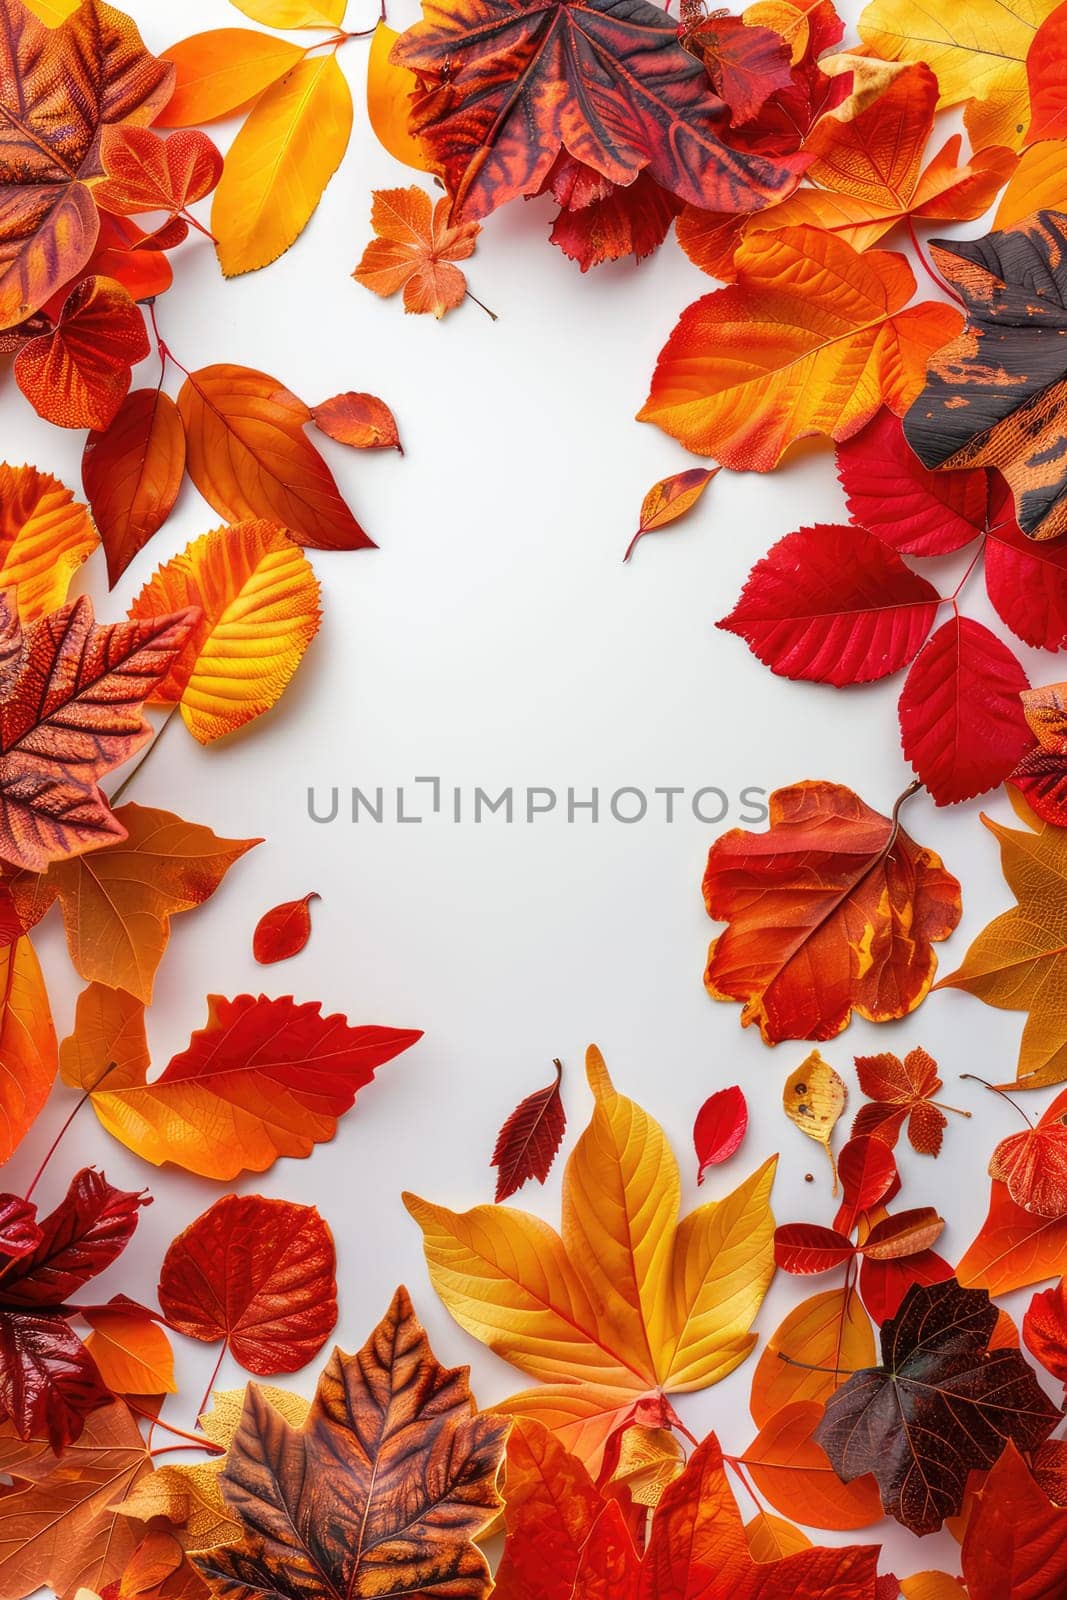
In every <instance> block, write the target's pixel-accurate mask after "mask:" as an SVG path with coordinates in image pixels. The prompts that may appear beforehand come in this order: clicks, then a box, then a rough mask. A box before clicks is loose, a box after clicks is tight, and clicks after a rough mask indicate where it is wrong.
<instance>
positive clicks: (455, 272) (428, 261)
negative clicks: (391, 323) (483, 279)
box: [352, 185, 481, 318]
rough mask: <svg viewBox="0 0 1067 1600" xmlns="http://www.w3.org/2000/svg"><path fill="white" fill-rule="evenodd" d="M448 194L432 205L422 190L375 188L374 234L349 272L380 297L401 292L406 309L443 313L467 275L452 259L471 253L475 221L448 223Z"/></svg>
mask: <svg viewBox="0 0 1067 1600" xmlns="http://www.w3.org/2000/svg"><path fill="white" fill-rule="evenodd" d="M451 206H452V202H451V201H450V200H449V198H448V196H447V195H446V196H444V197H443V198H442V199H440V200H438V202H437V204H436V206H435V205H434V204H433V202H432V201H431V199H430V196H429V195H428V194H427V193H426V191H425V190H424V189H419V188H416V187H415V185H412V186H411V187H410V188H408V189H375V191H374V197H373V205H372V207H371V226H372V227H373V229H374V231H375V233H376V234H377V235H378V237H377V238H376V239H372V240H371V242H370V244H369V245H368V246H367V248H366V249H365V250H364V252H363V257H362V260H361V261H360V263H359V266H358V267H357V268H356V270H355V272H354V273H353V274H352V276H353V277H354V278H355V279H356V280H357V282H359V283H362V284H364V285H365V287H366V288H368V289H373V290H374V293H375V294H380V295H382V296H383V297H388V296H389V295H393V294H396V293H397V292H398V290H400V289H403V291H404V310H405V311H416V312H424V311H432V312H433V314H434V316H435V317H437V318H441V317H443V316H444V314H445V312H446V311H452V310H453V309H454V308H455V307H456V306H458V305H459V303H460V301H461V300H462V299H463V297H464V295H465V294H466V292H467V280H466V278H465V277H464V276H463V273H462V272H460V270H459V268H458V267H456V266H453V265H452V264H451V263H452V262H454V261H466V260H467V258H468V256H472V255H473V254H474V244H475V240H476V239H477V237H478V235H479V233H480V232H481V228H480V226H479V225H478V223H477V222H463V223H460V224H459V226H458V227H452V226H450V224H449V221H448V216H449V212H450V210H451Z"/></svg>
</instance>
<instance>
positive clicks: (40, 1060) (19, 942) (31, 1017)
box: [0, 936, 58, 1162]
mask: <svg viewBox="0 0 1067 1600" xmlns="http://www.w3.org/2000/svg"><path fill="white" fill-rule="evenodd" d="M0 1063H2V1066H3V1070H2V1071H0V1162H3V1161H7V1160H8V1158H9V1157H10V1155H11V1153H12V1152H13V1151H14V1150H15V1148H16V1147H17V1145H18V1144H19V1143H20V1141H21V1139H22V1137H23V1135H24V1134H25V1133H27V1132H28V1131H29V1129H30V1127H31V1126H32V1124H33V1122H34V1120H35V1118H36V1116H37V1113H38V1112H39V1111H40V1110H41V1107H42V1106H43V1105H44V1103H45V1101H46V1100H47V1099H48V1095H49V1091H50V1090H51V1088H52V1082H53V1080H54V1078H55V1075H56V1066H57V1063H58V1053H57V1049H56V1033H55V1029H54V1028H53V1026H52V1013H51V1011H50V1009H49V1005H48V993H47V991H46V989H45V986H44V978H43V977H42V975H41V968H40V964H39V963H38V960H37V956H36V954H35V952H34V948H33V946H32V944H31V943H30V941H29V939H27V938H26V937H25V936H23V937H22V938H21V939H16V940H15V941H14V943H13V944H9V945H5V946H4V947H3V948H2V949H0Z"/></svg>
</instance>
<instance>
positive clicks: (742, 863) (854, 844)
mask: <svg viewBox="0 0 1067 1600" xmlns="http://www.w3.org/2000/svg"><path fill="white" fill-rule="evenodd" d="M704 903H705V905H706V907H707V910H708V915H709V916H710V917H712V918H714V919H715V920H716V921H720V922H728V923H729V927H728V928H727V930H726V931H725V932H724V933H722V934H720V935H719V937H718V938H717V939H715V940H714V941H713V943H712V946H711V950H710V952H709V956H708V965H707V970H706V972H705V977H704V982H705V987H706V988H707V990H708V993H709V994H710V995H711V996H712V998H713V999H716V1000H739V1001H741V1002H742V1003H743V1005H744V1010H743V1011H742V1013H741V1022H742V1026H744V1027H748V1026H750V1025H751V1024H752V1023H753V1022H755V1023H758V1025H759V1028H760V1032H761V1034H762V1035H763V1038H764V1039H765V1040H766V1042H767V1043H769V1044H774V1043H777V1042H779V1041H780V1040H782V1039H832V1038H833V1037H834V1036H835V1035H836V1034H838V1033H840V1032H841V1030H842V1029H843V1028H845V1027H846V1026H847V1024H848V1020H849V1017H850V1016H851V1013H852V1011H853V1010H856V1011H858V1012H859V1014H860V1016H863V1017H867V1018H868V1019H869V1020H870V1021H872V1022H873V1021H889V1020H892V1019H894V1018H897V1017H902V1016H907V1015H908V1013H909V1012H911V1011H913V1010H914V1009H915V1007H916V1006H917V1005H919V1003H920V1002H921V1001H922V1000H923V999H924V998H925V996H926V994H927V992H928V991H929V988H930V985H931V983H932V982H933V976H934V972H935V970H936V967H937V958H936V956H935V954H934V951H933V945H934V944H935V943H937V942H938V941H940V940H941V939H947V938H948V936H949V934H950V933H951V932H952V930H953V929H954V928H955V926H956V924H957V922H958V921H959V917H960V896H959V884H958V883H957V882H956V879H955V878H953V877H952V876H951V874H949V873H948V872H946V871H945V869H944V867H943V865H942V863H941V859H940V857H939V856H937V855H935V854H934V852H933V851H932V850H927V849H924V848H923V847H922V846H920V845H917V844H915V843H914V842H913V840H912V839H911V838H909V836H908V835H907V834H906V833H905V832H904V831H903V830H902V829H899V830H898V828H897V827H896V825H895V824H894V823H893V822H892V821H890V819H889V818H887V817H883V816H880V815H879V813H878V812H877V811H872V810H871V808H870V807H869V806H867V805H865V804H864V802H863V801H862V800H861V799H860V798H859V796H858V795H855V794H853V793H852V791H851V790H850V789H846V788H844V787H843V786H841V785H839V784H832V783H825V782H814V783H801V784H795V785H793V787H792V788H788V789H778V790H776V791H775V792H774V793H773V794H772V795H771V797H770V820H769V826H768V829H767V832H766V833H761V834H760V833H749V832H746V831H745V830H744V829H741V828H734V829H732V830H731V831H730V832H729V833H726V834H724V835H723V836H722V837H721V838H720V839H718V840H716V842H715V844H713V845H712V847H711V850H710V852H709V854H708V865H707V871H706V872H705V875H704Z"/></svg>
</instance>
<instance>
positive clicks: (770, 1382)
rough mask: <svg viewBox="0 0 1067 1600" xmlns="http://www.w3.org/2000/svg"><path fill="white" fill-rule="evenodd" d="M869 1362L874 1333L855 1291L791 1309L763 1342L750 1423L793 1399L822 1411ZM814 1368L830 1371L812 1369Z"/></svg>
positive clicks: (829, 1293)
mask: <svg viewBox="0 0 1067 1600" xmlns="http://www.w3.org/2000/svg"><path fill="white" fill-rule="evenodd" d="M783 1357H788V1359H787V1360H783ZM874 1359H875V1355H874V1330H873V1329H872V1327H871V1320H870V1318H869V1317H868V1315H867V1313H866V1311H864V1309H863V1306H862V1304H861V1302H860V1297H859V1295H858V1294H857V1293H856V1291H855V1290H854V1289H853V1290H852V1291H851V1292H850V1293H849V1294H847V1295H846V1293H845V1291H844V1289H828V1290H825V1291H824V1292H823V1293H822V1294H815V1295H812V1296H810V1298H809V1299H807V1300H802V1301H801V1303H800V1304H799V1305H798V1306H794V1307H793V1310H792V1311H790V1313H789V1315H788V1316H787V1317H786V1318H785V1319H784V1321H783V1322H782V1323H781V1324H780V1325H779V1326H778V1327H777V1328H776V1329H775V1331H774V1332H773V1333H772V1334H771V1336H770V1338H769V1339H768V1341H767V1346H766V1349H765V1350H764V1351H763V1353H762V1355H761V1356H760V1359H759V1363H758V1365H757V1367H756V1371H755V1375H754V1376H753V1379H752V1394H751V1397H750V1402H749V1406H750V1410H751V1412H752V1420H753V1421H754V1422H755V1424H756V1426H757V1427H758V1428H764V1427H766V1426H768V1424H769V1423H770V1422H771V1421H772V1420H773V1418H774V1417H775V1416H776V1415H777V1414H778V1413H779V1412H781V1411H782V1410H783V1409H784V1408H785V1407H786V1406H792V1405H794V1404H795V1403H796V1402H798V1401H808V1402H812V1401H814V1402H816V1403H817V1404H818V1405H819V1406H820V1407H821V1406H822V1405H823V1404H825V1402H826V1401H827V1400H828V1399H829V1398H830V1396H831V1395H832V1394H833V1393H834V1391H835V1389H837V1388H839V1387H840V1385H841V1384H842V1383H844V1382H845V1381H846V1379H847V1378H848V1375H849V1373H851V1372H854V1371H856V1370H858V1369H859V1368H861V1367H867V1366H871V1365H873V1363H874ZM819 1367H821V1368H823V1369H827V1368H828V1369H829V1370H828V1371H827V1370H823V1371H821V1372H820V1371H813V1370H812V1369H813V1368H819ZM835 1372H836V1373H837V1376H836V1378H835Z"/></svg>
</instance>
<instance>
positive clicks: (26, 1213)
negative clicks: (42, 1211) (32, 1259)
mask: <svg viewBox="0 0 1067 1600" xmlns="http://www.w3.org/2000/svg"><path fill="white" fill-rule="evenodd" d="M40 1242H41V1230H40V1227H39V1226H38V1224H37V1207H36V1206H35V1205H32V1204H31V1203H30V1201H29V1200H23V1199H22V1197H21V1195H17V1194H3V1195H0V1256H7V1257H8V1258H9V1259H10V1258H12V1257H15V1256H28V1255H29V1254H30V1252H31V1251H33V1250H36V1249H37V1246H38V1245H39V1244H40Z"/></svg>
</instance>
